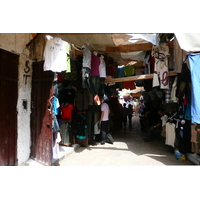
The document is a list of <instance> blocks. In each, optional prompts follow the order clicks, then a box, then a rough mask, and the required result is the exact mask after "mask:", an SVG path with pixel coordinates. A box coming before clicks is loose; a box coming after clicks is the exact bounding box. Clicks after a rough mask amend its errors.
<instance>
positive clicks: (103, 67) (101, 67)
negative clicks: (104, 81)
mask: <svg viewBox="0 0 200 200" xmlns="http://www.w3.org/2000/svg"><path fill="white" fill-rule="evenodd" d="M99 76H100V77H101V78H105V77H106V63H105V61H104V56H103V55H101V56H100V65H99Z"/></svg>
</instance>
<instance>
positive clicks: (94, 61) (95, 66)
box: [91, 52, 100, 76]
mask: <svg viewBox="0 0 200 200" xmlns="http://www.w3.org/2000/svg"><path fill="white" fill-rule="evenodd" d="M96 54H97V53H96ZM99 65H100V58H99V57H98V56H97V55H95V52H94V53H92V57H91V76H100V74H99Z"/></svg>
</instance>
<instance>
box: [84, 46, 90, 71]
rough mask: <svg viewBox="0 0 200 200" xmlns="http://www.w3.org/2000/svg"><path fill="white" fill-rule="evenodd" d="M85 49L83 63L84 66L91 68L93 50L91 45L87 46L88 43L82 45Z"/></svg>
mask: <svg viewBox="0 0 200 200" xmlns="http://www.w3.org/2000/svg"><path fill="white" fill-rule="evenodd" d="M82 49H83V65H82V67H87V68H89V69H91V56H92V54H91V52H90V49H89V47H88V46H87V44H84V45H83V46H82Z"/></svg>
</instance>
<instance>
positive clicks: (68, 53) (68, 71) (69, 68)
mask: <svg viewBox="0 0 200 200" xmlns="http://www.w3.org/2000/svg"><path fill="white" fill-rule="evenodd" d="M66 46H67V70H66V72H67V73H70V72H71V64H70V52H69V44H67V45H66Z"/></svg>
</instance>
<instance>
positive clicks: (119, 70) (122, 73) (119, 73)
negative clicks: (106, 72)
mask: <svg viewBox="0 0 200 200" xmlns="http://www.w3.org/2000/svg"><path fill="white" fill-rule="evenodd" d="M124 68H125V66H124V65H122V66H118V78H121V77H124Z"/></svg>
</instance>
